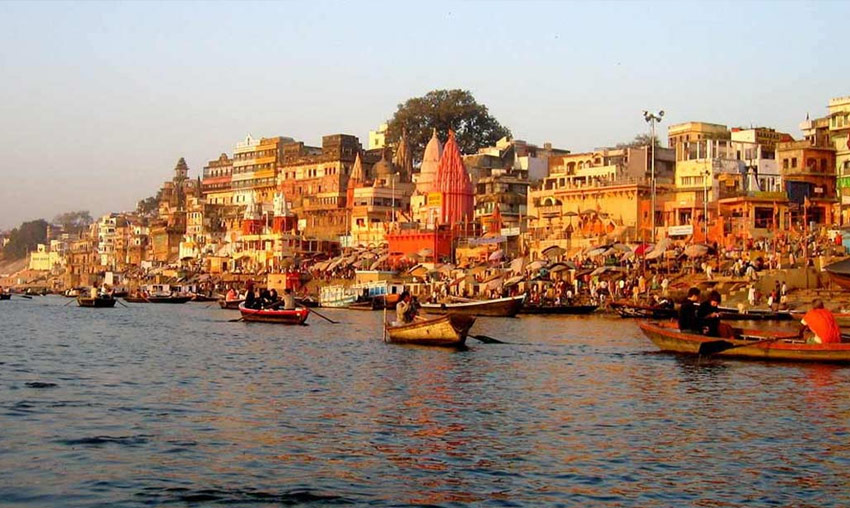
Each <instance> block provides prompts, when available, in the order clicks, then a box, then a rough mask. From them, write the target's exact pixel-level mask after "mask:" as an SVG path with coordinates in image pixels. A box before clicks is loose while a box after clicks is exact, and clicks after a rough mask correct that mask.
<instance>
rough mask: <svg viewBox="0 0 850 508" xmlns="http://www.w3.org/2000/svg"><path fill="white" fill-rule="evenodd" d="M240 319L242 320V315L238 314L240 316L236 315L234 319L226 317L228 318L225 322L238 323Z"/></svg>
mask: <svg viewBox="0 0 850 508" xmlns="http://www.w3.org/2000/svg"><path fill="white" fill-rule="evenodd" d="M240 321H242V317H241V316H240V317H238V318H236V319H228V320H227V322H228V323H238V322H240Z"/></svg>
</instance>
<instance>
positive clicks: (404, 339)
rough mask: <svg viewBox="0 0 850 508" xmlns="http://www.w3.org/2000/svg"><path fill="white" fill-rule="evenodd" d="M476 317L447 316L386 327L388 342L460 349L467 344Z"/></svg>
mask: <svg viewBox="0 0 850 508" xmlns="http://www.w3.org/2000/svg"><path fill="white" fill-rule="evenodd" d="M474 323H475V317H474V316H466V315H461V314H447V315H445V316H440V317H438V318H432V319H424V320H417V321H414V322H412V323H409V324H405V325H400V326H386V325H385V327H386V337H387V342H392V343H396V344H419V345H427V346H452V347H460V346H463V345H464V344H465V343H466V337H467V335H468V334H469V329H470V328H472V325H473V324H474Z"/></svg>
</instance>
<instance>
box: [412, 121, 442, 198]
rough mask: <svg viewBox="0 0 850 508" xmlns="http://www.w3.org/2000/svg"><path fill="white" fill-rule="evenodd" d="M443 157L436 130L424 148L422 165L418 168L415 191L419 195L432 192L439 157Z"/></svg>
mask: <svg viewBox="0 0 850 508" xmlns="http://www.w3.org/2000/svg"><path fill="white" fill-rule="evenodd" d="M442 155H443V145H442V144H441V143H440V139H439V138H437V129H434V131H433V133H432V134H431V139H430V140H429V141H428V144H427V145H426V146H425V153H424V154H423V156H422V165H421V166H420V168H419V178H418V179H417V181H416V191H417V192H419V193H420V194H428V193H429V192H432V191H433V190H434V189H433V185H434V180H435V179H436V177H437V168H438V167H439V166H440V157H442Z"/></svg>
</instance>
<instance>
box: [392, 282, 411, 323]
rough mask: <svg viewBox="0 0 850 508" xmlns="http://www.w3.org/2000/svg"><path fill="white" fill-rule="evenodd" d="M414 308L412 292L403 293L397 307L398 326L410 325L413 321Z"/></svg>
mask: <svg viewBox="0 0 850 508" xmlns="http://www.w3.org/2000/svg"><path fill="white" fill-rule="evenodd" d="M412 307H413V304H412V301H411V298H410V292H409V291H406V290H405V291H402V293H401V296H400V297H399V301H398V303H397V304H396V306H395V318H396V326H398V325H403V324H407V323H410V322H411V321H413V317H412V316H411V308H412Z"/></svg>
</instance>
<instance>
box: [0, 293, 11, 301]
mask: <svg viewBox="0 0 850 508" xmlns="http://www.w3.org/2000/svg"><path fill="white" fill-rule="evenodd" d="M11 299H12V293H0V300H11Z"/></svg>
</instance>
